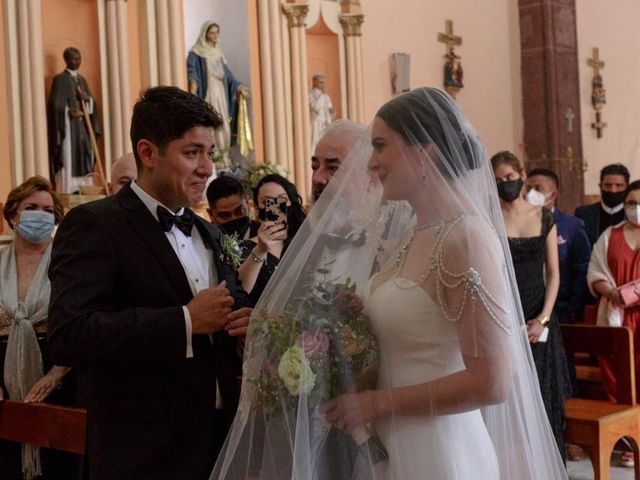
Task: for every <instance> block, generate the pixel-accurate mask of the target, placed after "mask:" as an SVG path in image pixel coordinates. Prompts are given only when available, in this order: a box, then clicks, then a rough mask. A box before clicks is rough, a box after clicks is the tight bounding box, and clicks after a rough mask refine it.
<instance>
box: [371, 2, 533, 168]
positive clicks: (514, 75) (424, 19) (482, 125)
mask: <svg viewBox="0 0 640 480" xmlns="http://www.w3.org/2000/svg"><path fill="white" fill-rule="evenodd" d="M361 3H362V9H363V13H364V15H365V20H364V24H363V26H362V31H363V37H362V48H363V64H364V95H365V116H366V118H367V119H368V121H370V120H371V119H372V118H373V116H374V115H375V112H376V110H377V109H378V108H379V107H380V106H381V105H382V104H383V103H384V102H385V101H387V100H389V99H390V98H391V80H390V75H389V57H390V55H391V54H392V53H395V52H405V53H409V54H410V55H411V76H410V78H411V87H412V88H415V87H418V86H425V85H426V86H435V87H438V88H442V83H443V68H444V58H443V57H444V54H445V45H444V44H442V43H439V42H438V41H437V36H438V32H444V31H445V20H446V19H450V20H453V28H454V34H455V35H459V36H462V45H461V46H460V47H457V48H456V53H457V54H458V55H460V56H461V57H462V65H463V68H464V84H465V88H464V89H463V90H462V91H461V92H460V93H459V94H458V102H459V103H460V105H461V106H462V108H463V109H464V111H465V112H466V114H467V115H468V116H469V118H470V120H471V122H472V123H473V125H474V126H475V127H476V129H477V130H478V132H479V134H480V137H481V138H482V140H483V141H484V143H485V145H486V147H487V151H488V153H489V154H490V155H491V154H492V153H495V152H496V151H498V150H504V149H509V150H512V151H514V153H517V154H518V155H520V154H522V148H521V143H522V132H523V118H522V92H521V82H520V32H519V21H518V11H517V2H515V1H513V0H476V1H474V2H469V1H468V0H430V1H429V2H425V1H424V0H403V1H402V2H401V3H398V4H397V5H395V6H393V7H391V8H390V4H389V2H382V1H378V0H368V1H367V0H364V1H363V2H361Z"/></svg>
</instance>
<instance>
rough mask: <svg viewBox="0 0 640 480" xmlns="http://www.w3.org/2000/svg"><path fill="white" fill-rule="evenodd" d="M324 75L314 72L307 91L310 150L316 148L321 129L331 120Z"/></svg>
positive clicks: (330, 108) (331, 108)
mask: <svg viewBox="0 0 640 480" xmlns="http://www.w3.org/2000/svg"><path fill="white" fill-rule="evenodd" d="M324 82H325V76H324V75H323V74H322V73H316V74H315V75H314V76H313V79H312V85H313V88H312V89H311V91H310V92H309V107H310V110H311V151H312V152H313V151H314V150H315V148H316V144H317V143H318V140H320V136H321V134H322V131H323V130H324V129H325V128H326V127H328V126H329V124H330V123H331V122H332V121H333V104H332V103H331V98H330V97H329V95H327V94H326V93H325V91H324Z"/></svg>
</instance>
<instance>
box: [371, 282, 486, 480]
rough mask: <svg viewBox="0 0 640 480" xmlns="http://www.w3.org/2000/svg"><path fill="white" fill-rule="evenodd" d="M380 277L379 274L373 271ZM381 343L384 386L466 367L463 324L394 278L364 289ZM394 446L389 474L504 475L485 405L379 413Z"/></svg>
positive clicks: (456, 478) (463, 479)
mask: <svg viewBox="0 0 640 480" xmlns="http://www.w3.org/2000/svg"><path fill="white" fill-rule="evenodd" d="M374 278H375V277H374ZM364 300H365V305H366V307H365V308H366V310H365V312H366V314H367V315H368V317H369V318H370V319H371V324H372V328H373V330H374V333H375V335H376V337H377V339H378V342H379V345H380V368H379V378H378V388H380V389H386V388H393V387H403V386H410V385H416V384H420V383H424V382H428V381H431V380H434V379H437V378H440V377H444V376H447V375H449V374H452V373H454V372H457V371H460V370H463V369H464V364H463V361H462V354H461V351H460V346H459V343H458V336H457V333H456V325H455V324H454V323H453V322H451V321H449V320H447V319H446V318H445V317H444V315H443V314H442V311H441V309H440V306H439V305H438V304H436V303H435V302H434V301H433V300H432V299H431V298H430V297H429V295H428V294H427V292H426V291H425V290H424V289H423V288H422V287H421V286H420V285H418V284H416V283H415V282H413V281H412V280H409V279H407V278H403V277H398V278H392V279H390V280H388V281H386V282H384V283H382V284H381V285H379V286H377V287H376V288H375V290H374V291H373V292H371V281H370V282H369V286H368V288H367V289H366V291H365V294H364ZM375 428H376V431H377V433H378V435H379V437H380V439H381V440H382V442H383V443H384V445H385V446H386V448H387V450H388V452H389V460H388V462H387V465H386V466H385V467H384V468H385V469H386V471H385V472H384V473H382V475H381V476H382V477H383V478H382V480H408V479H437V480H445V479H446V480H469V479H474V480H497V479H498V478H499V471H498V461H497V458H496V453H495V450H494V447H493V444H492V442H491V438H490V437H489V434H488V432H487V429H486V428H485V424H484V421H483V419H482V415H481V413H480V410H473V411H469V412H464V413H459V414H454V415H442V416H434V417H426V416H400V415H395V416H391V417H386V418H383V419H380V420H378V421H377V422H376V423H375Z"/></svg>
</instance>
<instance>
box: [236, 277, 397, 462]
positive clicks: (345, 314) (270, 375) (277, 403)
mask: <svg viewBox="0 0 640 480" xmlns="http://www.w3.org/2000/svg"><path fill="white" fill-rule="evenodd" d="M318 272H319V273H326V270H324V269H319V270H318ZM355 291H356V285H355V284H354V283H353V282H352V281H351V280H350V279H347V280H346V281H344V282H343V283H334V282H330V281H327V280H322V281H319V282H310V284H309V285H308V286H307V288H306V289H305V292H306V293H305V294H304V295H303V296H301V297H297V298H296V300H297V302H296V304H295V305H288V306H287V307H286V308H285V310H284V312H282V313H274V312H271V311H268V310H266V309H261V310H259V311H258V312H257V316H258V318H257V319H255V320H254V321H252V323H251V325H252V330H253V331H252V334H253V338H254V339H255V341H256V343H259V344H261V345H262V346H263V347H264V348H265V351H266V357H267V358H266V359H265V361H264V362H263V364H262V366H261V369H260V372H259V374H258V375H257V377H258V378H249V379H248V380H249V381H250V382H253V383H254V384H255V385H256V386H257V390H258V395H257V399H256V402H257V403H258V406H259V407H261V408H262V410H263V411H264V412H265V414H266V415H268V416H271V415H275V414H277V412H278V411H282V410H280V409H282V408H283V407H284V408H285V409H286V410H287V411H295V409H296V408H297V407H298V401H299V398H300V396H301V395H304V396H305V397H306V406H307V407H308V409H309V411H310V412H311V415H312V416H313V418H314V422H313V423H314V424H316V425H317V424H318V423H322V422H318V415H320V414H318V413H317V411H318V408H317V407H319V406H320V405H322V404H323V403H324V402H326V401H327V400H329V399H331V398H334V397H336V396H338V395H341V394H343V393H349V392H355V391H358V390H361V389H363V388H365V387H366V384H367V381H368V379H371V378H375V374H376V371H377V362H378V347H377V343H376V340H375V337H374V336H373V333H372V332H371V329H370V325H369V321H368V320H367V318H366V317H365V316H364V315H363V314H362V302H361V300H360V299H359V297H358V296H357V295H356V294H355ZM283 403H284V405H283ZM322 421H324V418H323V417H322ZM325 424H326V422H325ZM327 428H328V425H327ZM352 436H353V438H354V440H355V441H356V443H357V444H358V445H359V447H360V448H361V449H364V452H365V453H368V454H369V455H371V457H372V460H373V461H374V462H379V461H381V460H386V459H387V458H388V453H387V451H386V449H385V447H384V446H383V445H382V443H381V442H380V440H379V439H378V438H377V437H376V436H375V435H373V434H372V433H371V431H370V429H369V428H368V427H363V428H362V429H360V431H356V432H354V433H353V434H352Z"/></svg>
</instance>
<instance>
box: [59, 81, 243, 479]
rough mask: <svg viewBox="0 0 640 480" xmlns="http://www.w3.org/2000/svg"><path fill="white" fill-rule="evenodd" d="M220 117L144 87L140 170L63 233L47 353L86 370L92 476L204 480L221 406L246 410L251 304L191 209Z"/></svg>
mask: <svg viewBox="0 0 640 480" xmlns="http://www.w3.org/2000/svg"><path fill="white" fill-rule="evenodd" d="M221 123H222V120H221V118H220V116H219V115H218V114H217V113H216V112H215V111H214V110H213V109H212V108H211V106H209V105H208V104H207V103H206V102H205V101H204V100H201V99H200V98H198V97H197V96H195V95H192V94H190V93H187V92H184V91H182V90H180V89H178V88H175V87H156V88H151V89H149V90H147V91H146V92H144V93H143V94H142V97H141V98H140V100H139V101H138V102H137V103H136V105H135V107H134V111H133V117H132V121H131V142H132V146H133V152H134V155H135V158H136V164H137V167H138V178H137V179H136V180H135V181H133V182H132V183H131V185H130V186H126V187H124V188H123V189H122V190H121V191H120V192H119V193H118V194H117V195H115V196H112V197H109V198H106V199H104V200H100V201H97V202H92V203H88V204H85V205H82V206H79V207H76V208H74V209H73V210H71V211H70V212H69V213H68V214H67V216H66V217H65V219H64V220H63V222H62V224H61V225H60V228H59V230H58V232H57V235H56V238H55V241H54V246H53V252H52V257H51V266H50V270H49V277H50V279H51V304H50V311H49V324H48V334H49V350H50V354H51V356H52V358H53V359H55V362H56V363H57V364H60V365H68V366H72V367H74V368H76V369H78V370H79V371H80V377H81V389H82V392H83V396H84V399H85V401H86V406H87V449H86V455H87V459H88V462H87V463H88V470H89V478H91V479H92V480H102V479H109V480H118V479H123V480H125V479H126V480H133V479H135V480H145V479H149V480H151V479H153V480H163V479H166V480H180V479H185V480H186V479H189V480H194V479H205V478H208V475H209V473H210V469H211V468H212V466H213V463H214V461H215V457H216V454H217V452H216V451H215V449H216V446H215V444H216V442H218V443H219V439H216V438H214V437H215V432H216V430H218V432H219V430H220V429H221V428H222V429H224V428H225V426H226V425H221V422H217V423H216V421H215V420H216V419H215V418H214V414H215V408H216V406H217V407H219V408H220V407H221V408H224V410H225V411H227V412H232V411H233V410H234V409H235V407H236V406H237V402H238V386H237V378H238V374H239V373H240V372H241V358H240V353H239V352H241V345H240V342H241V338H242V337H243V335H244V333H245V332H246V328H247V325H248V316H249V314H250V309H249V308H244V305H245V304H246V301H247V297H246V294H245V293H244V292H243V291H242V290H241V288H240V286H239V285H238V283H237V280H236V278H237V277H236V274H235V272H234V271H233V270H232V269H231V268H230V267H228V266H227V265H225V264H224V263H222V262H221V261H220V256H221V255H220V253H221V252H220V249H221V247H220V243H219V239H220V235H221V232H220V230H219V229H218V228H217V227H215V226H213V225H211V224H210V223H208V222H206V221H204V220H202V219H200V218H198V217H197V216H195V215H194V214H193V213H192V212H191V210H189V207H190V206H193V205H195V204H197V203H198V202H199V201H200V200H201V199H202V195H203V193H204V190H205V187H206V182H207V179H208V178H209V177H210V176H211V174H212V168H213V166H212V163H211V159H210V155H211V152H212V150H213V148H214V131H215V129H216V128H219V127H220V125H221ZM232 308H233V309H236V310H234V311H232ZM216 391H219V392H220V395H216ZM231 415H232V413H229V414H228V415H226V416H225V418H223V419H222V423H227V421H228V418H229V416H231Z"/></svg>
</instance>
